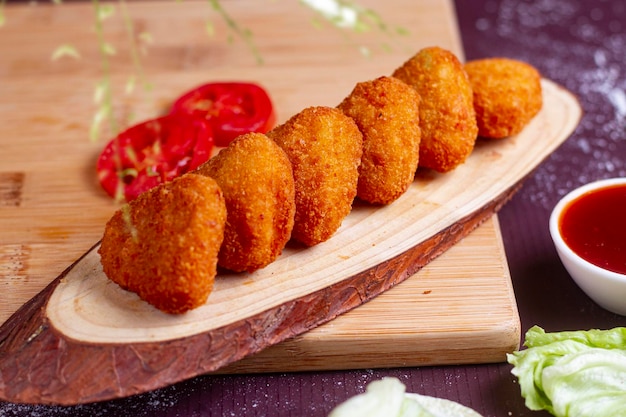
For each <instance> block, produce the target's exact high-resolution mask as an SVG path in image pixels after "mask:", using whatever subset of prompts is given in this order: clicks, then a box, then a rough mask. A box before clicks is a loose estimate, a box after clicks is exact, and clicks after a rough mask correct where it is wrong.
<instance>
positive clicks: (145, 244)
mask: <svg viewBox="0 0 626 417" xmlns="http://www.w3.org/2000/svg"><path fill="white" fill-rule="evenodd" d="M225 222H226V206H225V203H224V198H223V196H222V192H221V190H220V189H219V187H218V185H217V183H216V182H215V181H214V180H212V179H210V178H206V177H203V176H200V175H194V174H186V175H183V176H182V177H179V178H177V179H175V180H173V181H172V182H168V183H165V184H161V185H160V186H158V187H156V188H153V189H152V190H150V191H148V192H146V193H144V194H142V195H140V196H139V197H138V198H137V199H136V200H134V201H132V202H130V203H129V204H128V205H127V206H125V208H122V209H120V210H118V211H117V212H116V213H115V214H114V215H113V217H112V218H111V219H110V220H109V221H108V222H107V224H106V226H105V230H104V236H103V238H102V245H101V246H100V249H99V250H98V252H99V253H100V257H101V263H102V267H103V270H104V272H105V274H106V275H107V276H108V277H109V279H111V280H112V281H114V282H116V283H117V284H119V285H120V286H121V287H122V288H124V289H127V290H129V291H133V292H135V293H137V294H138V295H139V297H141V298H142V299H143V300H145V301H147V302H149V303H150V304H152V305H154V306H155V307H156V308H158V309H159V310H162V311H164V312H166V313H183V312H185V311H187V310H190V309H193V308H196V307H198V306H200V305H202V304H203V303H205V302H206V300H207V298H208V296H209V294H210V292H211V291H212V289H213V282H214V278H215V274H216V265H217V253H218V251H219V248H220V245H221V243H222V239H223V235H224V225H225Z"/></svg>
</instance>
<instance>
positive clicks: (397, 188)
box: [338, 76, 420, 204]
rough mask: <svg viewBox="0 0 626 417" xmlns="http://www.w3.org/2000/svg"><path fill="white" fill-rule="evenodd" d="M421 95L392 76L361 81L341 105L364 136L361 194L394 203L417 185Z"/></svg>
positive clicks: (377, 201)
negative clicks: (416, 172) (412, 184)
mask: <svg viewBox="0 0 626 417" xmlns="http://www.w3.org/2000/svg"><path fill="white" fill-rule="evenodd" d="M419 101H420V98H419V94H418V93H417V91H416V90H415V89H414V88H412V87H411V86H409V85H407V84H406V83H404V82H402V81H400V80H399V79H397V78H393V77H386V76H383V77H379V78H376V79H375V80H372V81H367V82H361V83H358V84H357V85H356V86H355V87H354V89H353V90H352V92H351V93H350V95H349V96H348V97H346V98H345V99H344V100H343V101H342V102H341V104H339V106H338V107H339V109H341V110H342V111H343V112H344V113H345V114H347V115H348V116H350V117H351V118H352V119H354V121H355V122H356V124H357V126H358V127H359V130H360V131H361V133H362V134H363V156H362V158H361V166H360V168H359V181H358V186H357V196H358V197H359V198H360V199H362V200H364V201H367V202H370V203H379V204H389V203H391V202H393V201H394V200H396V199H397V198H398V197H400V196H401V195H402V194H403V193H404V192H405V191H406V190H407V188H408V187H409V185H410V184H411V183H412V182H413V178H414V177H415V171H416V170H417V164H418V161H419V145H420V127H419Z"/></svg>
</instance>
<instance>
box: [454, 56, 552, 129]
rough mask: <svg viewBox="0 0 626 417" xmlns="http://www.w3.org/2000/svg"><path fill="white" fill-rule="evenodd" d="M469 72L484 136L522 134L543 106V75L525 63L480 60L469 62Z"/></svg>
mask: <svg viewBox="0 0 626 417" xmlns="http://www.w3.org/2000/svg"><path fill="white" fill-rule="evenodd" d="M465 71H466V72H467V75H468V77H469V80H470V82H471V84H472V90H473V92H474V108H475V110H476V119H477V122H478V134H479V135H480V136H482V137H486V138H493V139H500V138H505V137H508V136H511V135H515V134H517V133H519V132H520V131H521V130H522V129H523V128H524V127H525V126H526V125H527V124H528V122H530V120H531V119H532V118H533V117H534V116H535V115H536V114H537V113H538V112H539V110H540V109H541V106H542V105H543V102H542V100H543V98H542V95H541V75H540V74H539V71H537V69H535V68H534V67H533V66H531V65H529V64H527V63H525V62H521V61H517V60H513V59H509V58H487V59H480V60H476V61H470V62H468V63H466V64H465Z"/></svg>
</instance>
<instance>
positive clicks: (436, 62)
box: [393, 47, 478, 172]
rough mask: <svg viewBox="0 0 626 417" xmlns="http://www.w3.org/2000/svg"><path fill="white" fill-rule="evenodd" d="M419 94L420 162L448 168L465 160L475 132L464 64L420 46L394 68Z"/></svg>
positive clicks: (444, 52) (449, 54) (438, 168)
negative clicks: (412, 54)
mask: <svg viewBox="0 0 626 417" xmlns="http://www.w3.org/2000/svg"><path fill="white" fill-rule="evenodd" d="M393 76H394V77H397V78H399V79H400V80H402V81H404V82H405V83H407V84H409V85H411V86H413V87H414V88H415V89H416V90H417V92H418V93H419V95H420V112H419V116H420V128H421V134H422V136H421V141H420V157H419V158H420V160H419V166H422V167H427V168H431V169H433V170H435V171H438V172H448V171H451V170H453V169H454V168H456V167H457V166H458V165H460V164H462V163H463V162H465V160H466V159H467V157H468V156H469V155H470V154H471V153H472V151H473V150H474V144H475V142H476V138H477V136H478V127H477V124H476V115H475V112H474V105H473V97H472V88H471V86H470V83H469V79H468V77H467V74H466V73H465V70H464V69H463V65H462V64H461V62H460V61H459V59H458V58H457V57H456V56H455V55H454V54H453V53H452V52H450V51H447V50H445V49H443V48H440V47H429V48H424V49H422V50H420V51H419V52H418V53H417V54H415V55H414V56H413V57H411V58H410V59H409V60H408V61H406V62H405V63H404V64H403V65H402V66H400V67H399V68H397V69H396V70H395V71H394V72H393Z"/></svg>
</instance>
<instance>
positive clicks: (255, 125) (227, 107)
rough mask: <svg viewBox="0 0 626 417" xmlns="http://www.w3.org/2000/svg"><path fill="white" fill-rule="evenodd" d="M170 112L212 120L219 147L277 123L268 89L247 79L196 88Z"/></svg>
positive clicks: (262, 130) (182, 97) (267, 128)
mask: <svg viewBox="0 0 626 417" xmlns="http://www.w3.org/2000/svg"><path fill="white" fill-rule="evenodd" d="M171 113H175V114H176V113H183V114H188V115H192V116H199V117H203V118H206V119H207V120H209V121H210V122H211V127H212V128H213V135H214V138H215V144H216V145H217V146H228V144H229V143H230V142H231V141H232V140H233V139H235V138H236V137H237V136H239V135H242V134H244V133H248V132H259V133H265V132H267V131H268V130H270V129H271V128H272V127H273V126H274V123H275V122H276V115H275V113H274V106H273V105H272V101H271V100H270V97H269V95H268V94H267V92H266V91H265V90H264V89H263V88H262V87H261V86H259V85H257V84H253V83H244V82H220V83H209V84H204V85H201V86H199V87H196V88H194V89H193V90H191V91H189V92H187V93H185V94H183V95H182V96H180V97H179V98H178V99H177V100H176V101H175V102H174V104H173V106H172V110H171Z"/></svg>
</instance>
